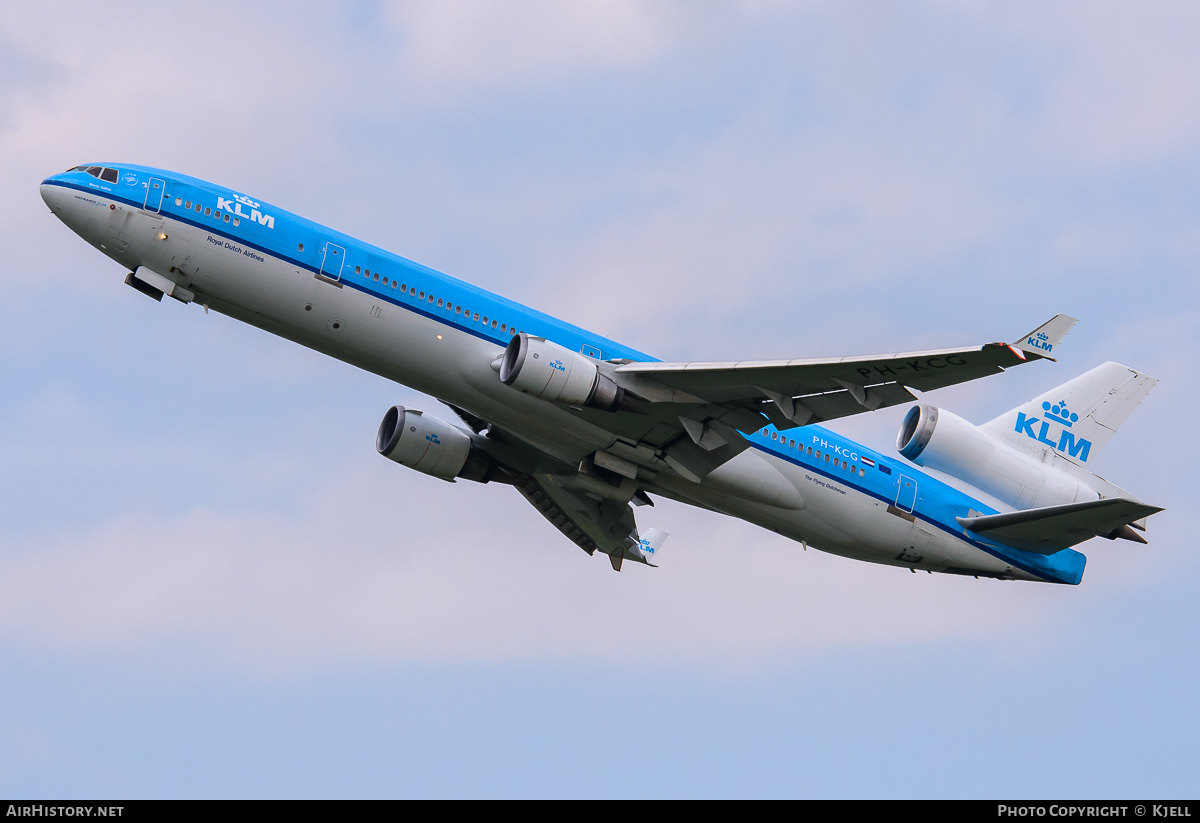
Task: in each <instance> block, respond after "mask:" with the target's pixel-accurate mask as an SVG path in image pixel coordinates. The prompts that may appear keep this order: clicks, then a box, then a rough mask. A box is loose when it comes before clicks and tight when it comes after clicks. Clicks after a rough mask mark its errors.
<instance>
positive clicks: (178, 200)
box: [113, 180, 183, 206]
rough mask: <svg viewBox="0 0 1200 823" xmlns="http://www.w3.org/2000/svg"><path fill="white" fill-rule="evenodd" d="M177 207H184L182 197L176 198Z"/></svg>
mask: <svg viewBox="0 0 1200 823" xmlns="http://www.w3.org/2000/svg"><path fill="white" fill-rule="evenodd" d="M113 182H114V183H115V182H117V181H116V180H114V181H113ZM175 205H176V206H182V205H183V198H182V197H176V198H175Z"/></svg>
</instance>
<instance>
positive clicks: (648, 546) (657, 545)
mask: <svg viewBox="0 0 1200 823" xmlns="http://www.w3.org/2000/svg"><path fill="white" fill-rule="evenodd" d="M666 539H667V533H666V532H664V531H659V530H658V529H647V530H646V536H645V537H642V538H641V540H640V542H639V543H638V545H637V546H635V547H632V548H631V549H630V552H629V553H630V554H633V555H635V559H637V560H641V561H642V562H643V563H645V564H646V565H647V566H658V562H657V561H658V558H659V553H660V550H661V549H662V544H663V543H664V542H665V541H666Z"/></svg>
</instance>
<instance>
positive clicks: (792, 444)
mask: <svg viewBox="0 0 1200 823" xmlns="http://www.w3.org/2000/svg"><path fill="white" fill-rule="evenodd" d="M788 448H792V449H794V448H796V441H795V440H789V441H788Z"/></svg>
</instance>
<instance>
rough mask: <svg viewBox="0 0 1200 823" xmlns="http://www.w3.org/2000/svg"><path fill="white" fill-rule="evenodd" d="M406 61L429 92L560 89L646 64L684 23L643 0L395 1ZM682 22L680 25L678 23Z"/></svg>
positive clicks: (393, 13) (394, 20) (393, 18)
mask: <svg viewBox="0 0 1200 823" xmlns="http://www.w3.org/2000/svg"><path fill="white" fill-rule="evenodd" d="M386 8H387V11H386V13H385V19H386V21H387V22H388V23H389V24H390V25H391V26H394V27H395V29H396V30H397V31H398V33H399V34H400V55H399V60H398V66H399V67H400V70H401V72H402V75H403V77H404V80H406V81H408V82H415V83H416V84H417V85H418V86H419V89H420V91H419V92H418V93H419V94H423V95H430V96H436V95H444V94H447V93H451V94H453V93H458V92H462V91H473V90H486V89H497V88H499V89H511V88H513V87H520V88H522V89H531V88H541V87H546V86H557V85H561V84H563V83H566V82H569V81H570V80H571V79H572V78H573V77H575V76H577V75H578V74H580V73H585V72H590V71H596V70H604V69H614V68H626V67H632V66H637V65H640V64H644V63H645V62H647V61H648V60H650V59H651V58H653V57H655V56H657V55H658V54H659V53H660V52H661V50H662V49H663V48H664V47H665V46H666V45H667V44H668V43H669V41H670V38H671V29H672V28H677V27H678V23H679V22H681V20H679V19H676V20H675V21H672V19H671V18H672V17H676V18H678V17H679V16H678V15H676V14H673V13H672V8H671V7H670V6H669V5H664V4H661V3H647V2H640V0H582V1H581V2H572V3H560V2H554V0H530V1H527V2H519V3H510V2H498V1H497V0H449V2H437V3H414V2H403V1H402V2H393V3H390V4H388V6H387V7H386ZM672 22H674V23H675V24H676V25H675V26H672V25H671V23H672Z"/></svg>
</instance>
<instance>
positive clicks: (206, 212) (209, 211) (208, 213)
mask: <svg viewBox="0 0 1200 823" xmlns="http://www.w3.org/2000/svg"><path fill="white" fill-rule="evenodd" d="M210 214H212V209H210V208H209V207H208V206H205V207H204V216H205V217H208V216H209V215H210ZM300 250H301V251H303V250H304V247H303V246H301V247H300Z"/></svg>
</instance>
